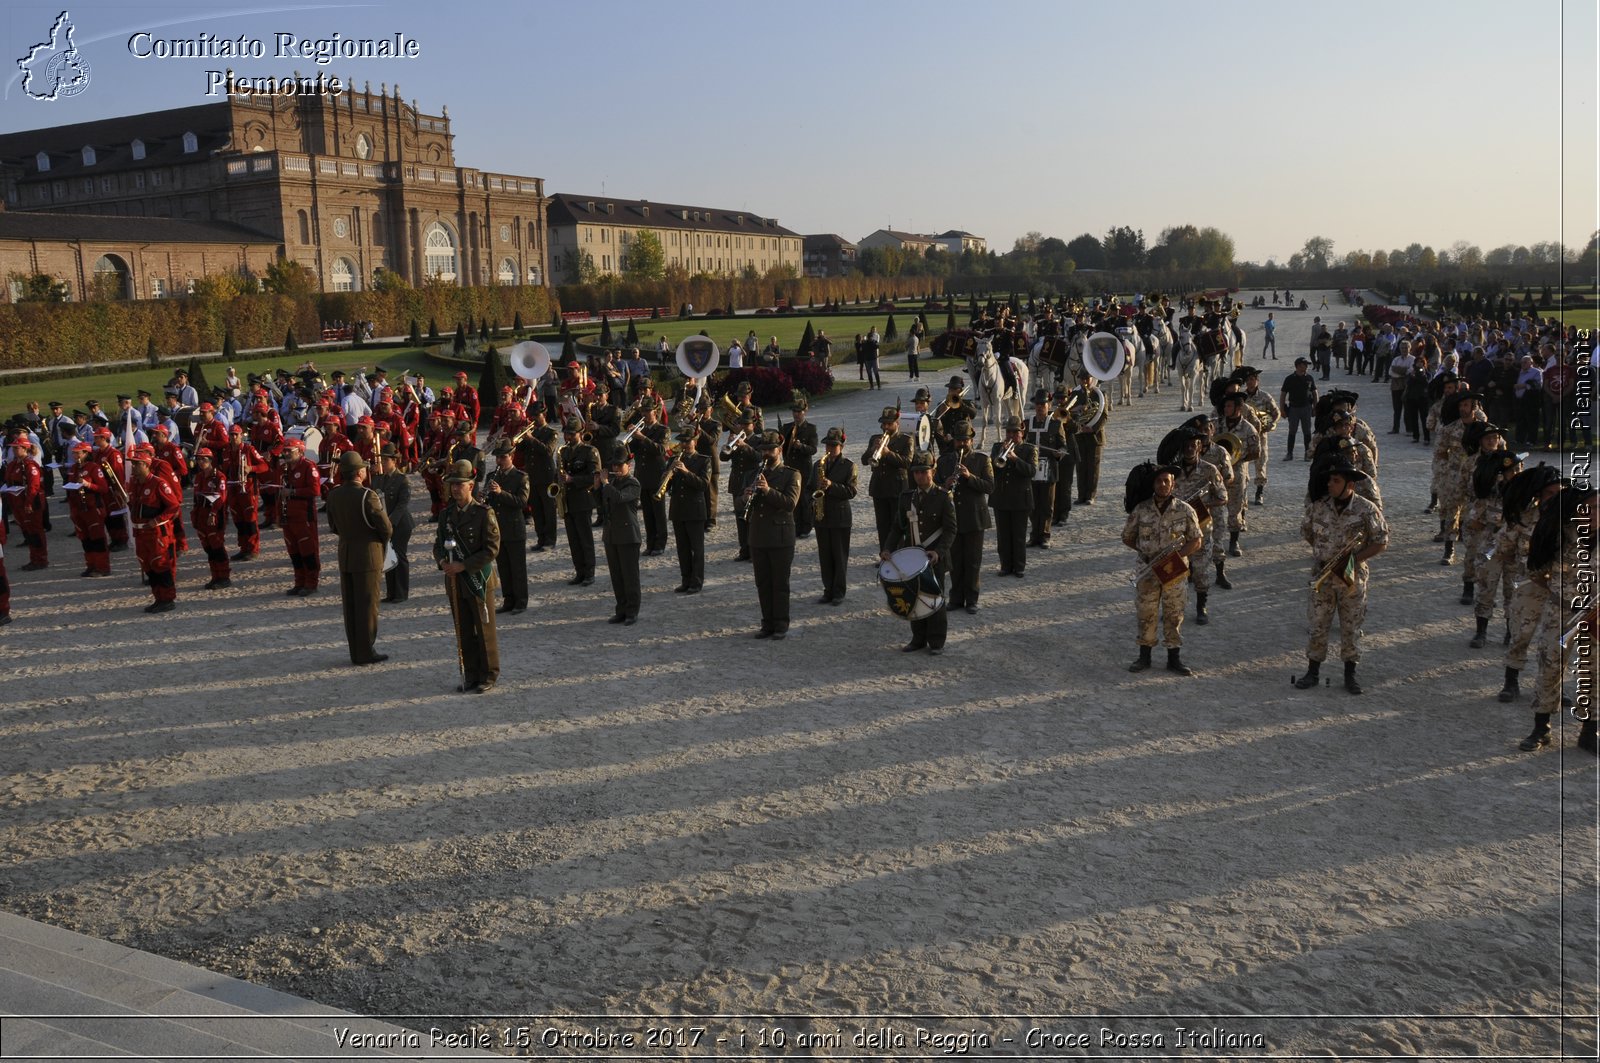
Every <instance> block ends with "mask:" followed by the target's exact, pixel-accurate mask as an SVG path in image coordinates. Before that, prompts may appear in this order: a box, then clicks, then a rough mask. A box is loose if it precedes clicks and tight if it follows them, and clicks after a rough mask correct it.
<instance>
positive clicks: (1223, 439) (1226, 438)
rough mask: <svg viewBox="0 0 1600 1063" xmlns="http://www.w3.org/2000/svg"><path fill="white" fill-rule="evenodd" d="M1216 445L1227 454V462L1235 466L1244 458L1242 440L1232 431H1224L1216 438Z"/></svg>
mask: <svg viewBox="0 0 1600 1063" xmlns="http://www.w3.org/2000/svg"><path fill="white" fill-rule="evenodd" d="M1216 444H1217V446H1219V447H1221V448H1222V449H1223V450H1224V451H1225V452H1226V453H1227V455H1228V464H1229V465H1230V466H1237V465H1238V464H1239V463H1240V462H1241V461H1243V460H1244V440H1242V439H1240V438H1239V437H1238V436H1236V435H1234V434H1233V433H1232V432H1224V433H1222V434H1221V435H1219V436H1218V437H1217V439H1216Z"/></svg>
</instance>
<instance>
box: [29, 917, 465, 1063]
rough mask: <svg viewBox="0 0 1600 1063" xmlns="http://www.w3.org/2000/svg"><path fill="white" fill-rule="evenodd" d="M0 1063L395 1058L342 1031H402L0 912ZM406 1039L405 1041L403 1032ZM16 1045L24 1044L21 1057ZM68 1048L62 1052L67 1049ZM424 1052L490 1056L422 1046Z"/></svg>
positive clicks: (382, 1034) (383, 1034) (398, 1050)
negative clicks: (346, 1040)
mask: <svg viewBox="0 0 1600 1063" xmlns="http://www.w3.org/2000/svg"><path fill="white" fill-rule="evenodd" d="M0 1014H4V1015H17V1016H24V1017H23V1018H8V1019H7V1020H6V1021H5V1022H4V1023H3V1024H0V1058H10V1057H13V1056H22V1055H34V1056H41V1055H43V1056H56V1057H59V1058H84V1057H88V1056H94V1055H100V1056H107V1055H109V1056H112V1057H116V1056H118V1055H127V1054H130V1053H131V1054H136V1055H138V1056H140V1057H143V1058H148V1059H158V1058H165V1057H166V1056H167V1055H171V1056H174V1057H177V1056H182V1057H186V1058H188V1059H189V1060H193V1059H196V1058H206V1057H213V1056H214V1057H216V1058H241V1057H251V1056H272V1057H276V1058H279V1059H299V1058H307V1059H379V1058H382V1059H396V1058H402V1059H403V1058H407V1049H406V1048H404V1047H395V1048H389V1049H382V1048H363V1049H351V1048H348V1047H341V1046H340V1044H339V1041H338V1037H337V1031H340V1030H344V1031H350V1032H355V1033H360V1034H365V1035H372V1036H375V1037H377V1038H379V1039H380V1043H383V1042H384V1040H387V1041H388V1043H391V1044H396V1045H401V1046H403V1045H404V1044H405V1043H406V1041H405V1040H401V1039H396V1035H400V1036H404V1035H411V1031H406V1030H404V1029H403V1028H401V1027H398V1026H394V1025H391V1024H389V1023H384V1022H379V1021H377V1020H373V1019H367V1018H363V1017H361V1016H358V1015H352V1014H348V1013H345V1012H341V1011H338V1010H337V1009H334V1008H329V1007H325V1006H323V1005H319V1004H317V1003H315V1002H314V1001H309V1000H305V999H302V998H300V997H295V996H290V995H289V994H287V993H279V992H277V991H276V990H272V989H267V988H265V987H263V986H257V985H252V984H250V983H248V982H242V981H239V980H237V979H233V978H228V977H226V976H223V975H219V974H217V973H215V972H213V971H207V970H204V969H202V968H199V967H194V966H191V965H189V964H184V963H179V962H177V961H175V960H169V959H166V958H164V957H161V956H156V955H153V954H151V953H147V952H140V951H138V950H136V949H130V948H127V947H125V946H122V945H116V944H113V943H111V942H107V941H100V940H97V939H95V938H90V937H86V936H85V935H82V934H77V933H74V932H72V931H70V930H62V929H60V928H58V927H52V926H48V925H46V924H43V923H37V922H34V921H32V920H28V919H23V918H21V917H19V916H14V915H10V914H7V913H0ZM411 1036H415V1035H411ZM24 1045H27V1046H31V1048H30V1049H29V1050H28V1051H24V1050H23V1047H22V1046H24ZM69 1045H70V1046H76V1047H68V1046H69ZM422 1051H423V1053H425V1054H426V1055H428V1056H429V1057H437V1056H444V1055H449V1056H462V1057H477V1058H496V1057H494V1056H492V1055H491V1054H488V1053H479V1052H467V1051H451V1050H447V1049H429V1048H427V1045H426V1041H423V1042H422Z"/></svg>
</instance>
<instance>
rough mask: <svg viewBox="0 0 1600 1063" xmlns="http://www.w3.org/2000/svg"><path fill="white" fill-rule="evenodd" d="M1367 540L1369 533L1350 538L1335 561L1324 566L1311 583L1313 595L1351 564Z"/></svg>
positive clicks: (1357, 534)
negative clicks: (1331, 577) (1329, 578)
mask: <svg viewBox="0 0 1600 1063" xmlns="http://www.w3.org/2000/svg"><path fill="white" fill-rule="evenodd" d="M1366 539H1367V533H1366V532H1364V531H1358V532H1356V533H1355V534H1354V535H1352V536H1350V538H1349V540H1348V541H1346V542H1345V544H1344V545H1343V546H1342V547H1340V548H1339V552H1338V553H1337V554H1335V555H1334V556H1333V559H1332V560H1330V561H1329V562H1328V563H1327V564H1326V565H1323V566H1322V569H1321V571H1319V572H1318V573H1317V578H1316V579H1314V580H1312V581H1311V593H1313V594H1315V593H1316V592H1317V591H1319V590H1321V589H1322V585H1323V584H1324V583H1325V582H1327V580H1328V577H1330V576H1333V575H1336V574H1337V573H1338V572H1339V570H1340V569H1342V568H1344V567H1345V565H1347V564H1349V563H1350V561H1351V559H1352V557H1353V556H1354V555H1355V554H1357V553H1359V552H1360V550H1361V546H1362V544H1363V543H1365V542H1366Z"/></svg>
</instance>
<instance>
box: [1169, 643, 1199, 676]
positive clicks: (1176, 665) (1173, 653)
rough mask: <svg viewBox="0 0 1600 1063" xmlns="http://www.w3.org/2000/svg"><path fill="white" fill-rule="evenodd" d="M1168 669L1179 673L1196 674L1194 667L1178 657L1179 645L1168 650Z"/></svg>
mask: <svg viewBox="0 0 1600 1063" xmlns="http://www.w3.org/2000/svg"><path fill="white" fill-rule="evenodd" d="M1167 671H1169V672H1177V673H1178V674H1179V675H1194V669H1193V668H1190V667H1189V666H1188V665H1186V664H1184V663H1183V662H1182V661H1180V660H1179V659H1178V649H1177V647H1173V648H1172V649H1169V650H1167Z"/></svg>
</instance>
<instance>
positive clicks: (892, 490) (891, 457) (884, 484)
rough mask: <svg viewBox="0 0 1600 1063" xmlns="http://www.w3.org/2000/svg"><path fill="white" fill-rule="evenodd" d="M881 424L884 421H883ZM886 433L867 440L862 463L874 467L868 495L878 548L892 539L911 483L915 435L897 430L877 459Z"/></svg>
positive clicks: (869, 480) (868, 484) (868, 480)
mask: <svg viewBox="0 0 1600 1063" xmlns="http://www.w3.org/2000/svg"><path fill="white" fill-rule="evenodd" d="M879 423H880V424H881V423H882V421H881V420H880V422H879ZM882 439H883V433H881V432H880V433H877V434H876V435H874V436H873V437H872V438H871V439H869V440H867V449H866V450H864V451H862V452H861V464H862V465H864V466H866V467H867V468H869V469H871V470H872V475H871V476H870V477H868V479H867V497H868V498H870V499H872V514H873V517H874V518H875V520H876V522H877V525H878V549H880V550H882V549H883V544H884V543H886V542H888V540H889V533H890V532H891V531H892V530H893V529H894V524H895V521H896V520H897V519H898V518H899V515H900V496H901V495H903V494H905V493H906V488H907V487H909V486H910V482H911V481H910V479H909V474H908V472H907V470H908V469H910V468H911V437H910V436H908V435H906V434H905V433H904V432H899V431H897V432H895V433H894V434H893V435H892V436H890V437H889V443H888V445H887V446H885V447H884V448H883V454H882V456H880V457H878V458H877V460H873V457H874V455H876V454H877V452H878V444H879V443H880V442H881V441H882Z"/></svg>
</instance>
